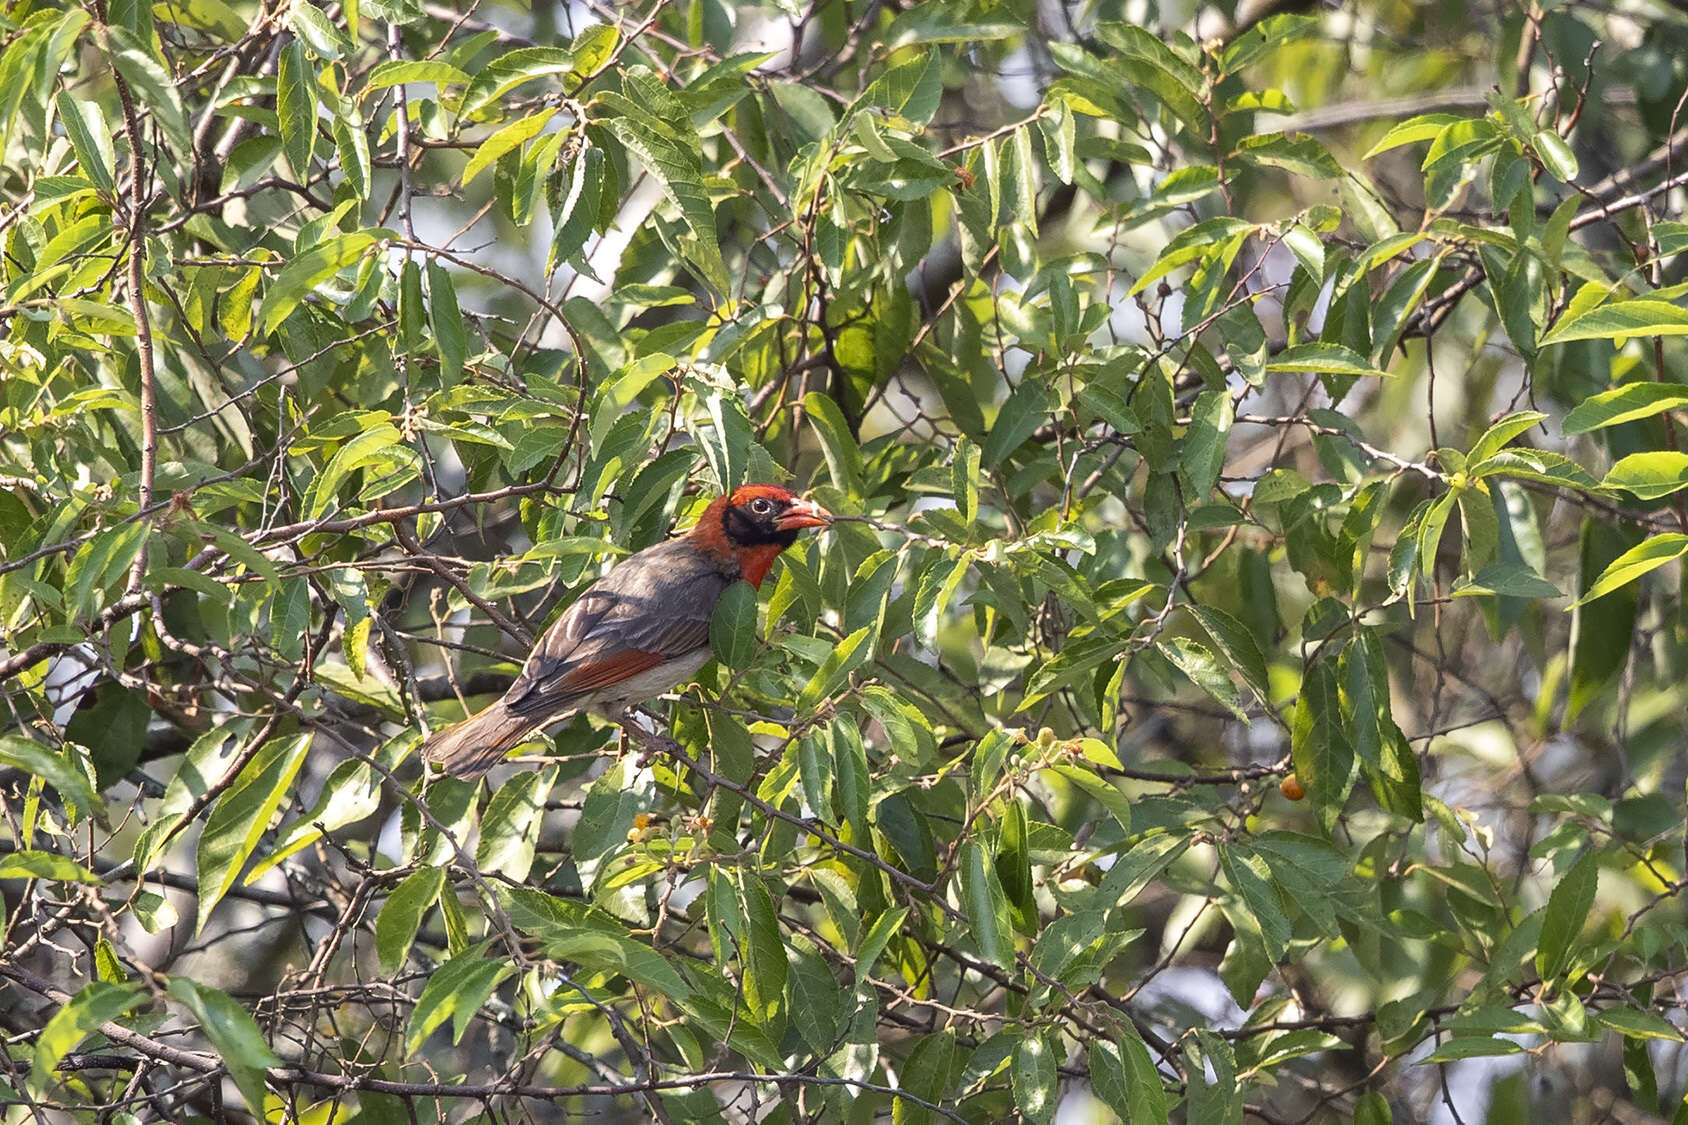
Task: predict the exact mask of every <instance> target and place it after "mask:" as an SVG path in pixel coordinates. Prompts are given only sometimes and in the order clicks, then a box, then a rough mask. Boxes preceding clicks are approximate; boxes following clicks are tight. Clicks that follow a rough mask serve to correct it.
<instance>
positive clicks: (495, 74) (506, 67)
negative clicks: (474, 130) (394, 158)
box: [370, 47, 574, 121]
mask: <svg viewBox="0 0 1688 1125" xmlns="http://www.w3.org/2000/svg"><path fill="white" fill-rule="evenodd" d="M389 65H390V64H389ZM408 65H413V66H414V65H421V64H408ZM573 69H574V55H573V53H572V52H571V51H568V50H565V49H564V48H561V47H517V48H516V49H515V50H513V51H506V52H505V53H504V54H502V55H500V56H498V57H497V58H495V59H493V60H492V61H491V62H490V63H488V64H487V65H486V66H484V67H482V68H480V69H479V70H477V71H476V72H475V74H474V77H473V78H469V79H468V83H469V86H468V89H466V90H464V91H463V101H462V103H461V104H460V105H459V106H458V107H457V113H458V116H459V117H460V118H462V119H463V120H465V121H466V120H468V119H469V118H471V117H473V116H474V115H475V114H477V113H479V112H480V111H481V110H483V109H485V108H487V107H488V106H490V105H492V103H493V102H495V101H497V100H498V99H499V98H501V97H503V96H504V95H505V94H507V93H509V92H510V91H511V90H514V89H515V88H516V87H518V86H520V85H522V84H523V83H526V82H532V81H534V80H536V79H541V78H555V77H557V76H560V75H564V74H567V73H569V72H570V71H572V70H573ZM442 73H443V72H442ZM458 73H461V72H460V71H459V72H458ZM376 77H380V78H382V79H383V84H384V85H390V84H392V83H391V80H390V79H389V78H388V76H387V75H386V74H384V73H383V70H382V68H380V67H378V68H376V71H375V74H374V75H372V76H371V78H370V85H371V86H373V85H375V79H376ZM404 81H407V82H440V83H446V82H457V81H459V79H457V78H445V77H435V76H434V74H432V73H429V74H428V75H426V76H424V77H406V78H405V79H404Z"/></svg>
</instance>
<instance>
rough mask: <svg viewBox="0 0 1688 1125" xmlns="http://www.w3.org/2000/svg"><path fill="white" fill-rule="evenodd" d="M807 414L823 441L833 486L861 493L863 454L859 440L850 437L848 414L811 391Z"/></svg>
mask: <svg viewBox="0 0 1688 1125" xmlns="http://www.w3.org/2000/svg"><path fill="white" fill-rule="evenodd" d="M803 411H804V413H805V414H806V415H807V416H808V418H809V424H810V425H811V426H813V427H814V431H815V435H816V436H817V437H819V438H820V441H821V453H822V455H823V456H824V457H825V458H826V471H827V475H828V476H830V477H831V478H832V484H833V487H835V488H838V489H841V490H842V491H844V492H847V493H849V494H850V495H852V496H854V495H858V494H860V492H861V483H862V454H861V449H860V446H859V445H858V443H857V441H856V439H855V438H854V437H853V436H851V434H850V427H849V425H848V423H846V422H845V420H844V412H843V411H841V410H839V409H838V404H837V403H835V402H833V401H832V399H830V398H828V397H827V396H826V395H824V394H822V393H821V392H819V391H810V392H809V393H808V394H806V395H804V396H803Z"/></svg>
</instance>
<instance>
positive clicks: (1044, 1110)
mask: <svg viewBox="0 0 1688 1125" xmlns="http://www.w3.org/2000/svg"><path fill="white" fill-rule="evenodd" d="M1059 1061H1060V1060H1059V1059H1057V1058H1056V1057H1055V1049H1054V1048H1053V1047H1052V1046H1051V1045H1050V1041H1049V1040H1048V1039H1046V1038H1044V1037H1043V1036H1042V1035H1035V1034H1031V1033H1027V1034H1026V1035H1024V1036H1023V1037H1022V1038H1021V1039H1020V1041H1019V1042H1018V1043H1016V1044H1014V1054H1013V1061H1012V1062H1011V1063H1010V1065H1009V1068H1008V1073H1009V1077H1010V1081H1011V1084H1012V1086H1013V1088H1014V1104H1015V1105H1017V1106H1019V1108H1020V1113H1021V1115H1022V1116H1023V1117H1024V1118H1025V1119H1026V1120H1027V1121H1032V1122H1036V1123H1037V1125H1050V1123H1051V1122H1053V1121H1054V1120H1055V1103H1056V1101H1057V1094H1058V1092H1059V1083H1060V1077H1061V1076H1060V1074H1059V1073H1058V1072H1057V1070H1056V1063H1057V1062H1059Z"/></svg>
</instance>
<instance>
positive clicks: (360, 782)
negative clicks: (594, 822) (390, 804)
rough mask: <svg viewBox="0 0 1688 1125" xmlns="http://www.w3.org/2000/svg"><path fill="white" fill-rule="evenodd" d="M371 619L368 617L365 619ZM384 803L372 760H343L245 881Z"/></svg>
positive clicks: (255, 879)
mask: <svg viewBox="0 0 1688 1125" xmlns="http://www.w3.org/2000/svg"><path fill="white" fill-rule="evenodd" d="M369 620H370V619H369V618H367V617H366V618H364V619H363V623H368V621H369ZM354 628H355V627H354ZM380 807H381V780H380V778H378V777H377V776H376V773H375V770H374V769H372V768H371V767H370V765H369V763H367V762H362V761H358V760H356V759H348V760H347V761H344V762H341V763H340V764H339V765H337V766H335V767H334V770H333V772H332V773H330V774H329V775H328V780H327V781H325V782H324V783H323V786H322V792H321V793H320V794H319V795H318V797H317V799H316V802H315V803H314V804H312V805H311V807H310V808H309V809H307V810H306V811H305V813H304V815H302V816H300V817H299V818H298V819H297V820H295V821H293V822H292V823H291V824H289V825H288V826H287V827H286V828H285V829H283V830H282V831H281V832H280V833H279V834H278V835H277V836H276V841H275V844H274V846H273V847H271V848H269V849H267V850H266V851H265V853H264V854H263V855H262V856H261V857H260V858H259V859H258V861H257V862H256V863H254V864H253V865H252V869H251V870H250V871H248V872H247V873H246V878H245V879H243V880H242V882H243V883H244V884H245V885H246V886H251V885H252V884H253V883H255V882H257V881H258V880H259V879H260V878H262V877H263V875H264V874H265V873H266V872H268V871H270V870H272V869H273V868H275V867H276V865H278V864H280V863H281V862H282V861H283V860H286V859H287V858H288V857H289V856H292V855H295V854H297V853H298V852H301V851H303V850H304V849H305V848H307V847H309V846H310V845H312V844H314V843H316V842H317V841H318V840H320V839H322V837H323V834H324V833H327V832H333V831H336V830H337V829H340V828H344V827H345V826H346V825H348V824H355V823H357V822H358V821H360V820H363V819H364V818H365V817H367V816H370V815H372V814H373V813H374V812H375V811H376V810H377V809H379V808H380Z"/></svg>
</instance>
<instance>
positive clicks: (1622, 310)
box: [1541, 297, 1688, 348]
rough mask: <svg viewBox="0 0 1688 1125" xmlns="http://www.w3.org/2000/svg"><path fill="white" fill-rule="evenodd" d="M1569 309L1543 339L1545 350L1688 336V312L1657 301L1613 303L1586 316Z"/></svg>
mask: <svg viewBox="0 0 1688 1125" xmlns="http://www.w3.org/2000/svg"><path fill="white" fill-rule="evenodd" d="M1574 308H1575V306H1574V305H1573V306H1572V307H1571V308H1568V309H1566V311H1565V315H1564V316H1562V317H1560V318H1559V320H1558V321H1556V322H1555V323H1554V325H1553V327H1552V328H1550V329H1548V331H1547V332H1546V333H1544V334H1543V335H1542V338H1541V346H1542V347H1544V348H1545V347H1547V346H1548V345H1549V344H1564V343H1569V342H1570V341H1572V340H1613V341H1617V340H1623V339H1627V338H1629V337H1631V336H1684V335H1688V309H1685V308H1683V307H1682V306H1681V305H1673V304H1671V303H1670V302H1669V301H1661V300H1658V299H1657V298H1653V297H1637V298H1636V299H1634V300H1630V301H1613V302H1612V303H1611V304H1606V305H1597V306H1595V307H1594V308H1592V309H1588V310H1586V311H1582V312H1576V311H1573V310H1574Z"/></svg>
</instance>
